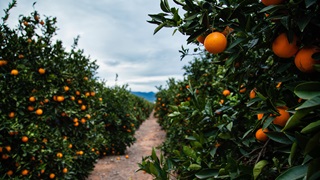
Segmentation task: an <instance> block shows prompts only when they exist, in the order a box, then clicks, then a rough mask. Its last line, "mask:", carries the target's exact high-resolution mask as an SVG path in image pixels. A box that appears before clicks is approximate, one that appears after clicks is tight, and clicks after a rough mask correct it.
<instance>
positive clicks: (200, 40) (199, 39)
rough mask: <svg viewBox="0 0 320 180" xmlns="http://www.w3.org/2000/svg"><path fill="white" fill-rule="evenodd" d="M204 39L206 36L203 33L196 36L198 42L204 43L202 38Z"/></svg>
mask: <svg viewBox="0 0 320 180" xmlns="http://www.w3.org/2000/svg"><path fill="white" fill-rule="evenodd" d="M205 39H206V37H205V36H204V35H200V36H198V37H197V41H198V42H199V43H201V44H203V43H204V40H205Z"/></svg>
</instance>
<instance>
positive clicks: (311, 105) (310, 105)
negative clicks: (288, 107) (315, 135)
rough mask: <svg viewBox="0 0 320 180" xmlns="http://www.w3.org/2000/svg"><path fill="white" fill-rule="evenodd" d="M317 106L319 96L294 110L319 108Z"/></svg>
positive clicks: (319, 100) (319, 103)
mask: <svg viewBox="0 0 320 180" xmlns="http://www.w3.org/2000/svg"><path fill="white" fill-rule="evenodd" d="M319 106H320V96H316V97H313V98H312V99H309V100H307V101H305V102H304V103H303V104H301V105H300V106H299V107H297V108H296V110H301V109H317V108H319Z"/></svg>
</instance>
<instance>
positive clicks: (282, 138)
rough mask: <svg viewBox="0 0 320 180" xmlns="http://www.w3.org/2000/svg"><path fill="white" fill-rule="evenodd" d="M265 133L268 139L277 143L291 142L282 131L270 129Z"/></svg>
mask: <svg viewBox="0 0 320 180" xmlns="http://www.w3.org/2000/svg"><path fill="white" fill-rule="evenodd" d="M266 134H267V136H268V137H269V138H270V139H272V140H273V141H276V142H278V143H281V144H292V141H291V140H290V139H289V138H288V137H287V136H286V135H285V134H284V133H283V132H276V131H272V132H271V131H270V132H267V133H266Z"/></svg>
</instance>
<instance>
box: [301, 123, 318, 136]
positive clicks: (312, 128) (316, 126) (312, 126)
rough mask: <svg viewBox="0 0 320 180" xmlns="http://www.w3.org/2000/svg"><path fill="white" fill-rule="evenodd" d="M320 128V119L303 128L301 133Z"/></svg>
mask: <svg viewBox="0 0 320 180" xmlns="http://www.w3.org/2000/svg"><path fill="white" fill-rule="evenodd" d="M319 129H320V120H318V121H316V122H312V123H310V124H309V125H307V126H306V127H304V128H303V129H302V130H301V133H304V134H307V133H312V132H315V131H317V130H319Z"/></svg>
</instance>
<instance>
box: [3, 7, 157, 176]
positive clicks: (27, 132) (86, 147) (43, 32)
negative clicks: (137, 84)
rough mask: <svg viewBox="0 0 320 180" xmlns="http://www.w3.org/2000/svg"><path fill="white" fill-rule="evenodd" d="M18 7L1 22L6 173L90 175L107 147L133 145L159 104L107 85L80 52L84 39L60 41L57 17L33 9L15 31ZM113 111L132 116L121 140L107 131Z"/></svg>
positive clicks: (91, 62)
mask: <svg viewBox="0 0 320 180" xmlns="http://www.w3.org/2000/svg"><path fill="white" fill-rule="evenodd" d="M15 4H16V1H12V3H10V4H9V7H8V8H7V9H5V16H4V17H3V18H2V22H1V24H0V42H1V48H0V89H1V90H0V94H1V100H0V124H1V126H0V178H1V179H10V178H12V179H54V178H58V179H85V178H86V177H87V176H88V175H89V173H90V172H91V170H92V169H93V167H94V163H95V162H96V160H97V158H98V157H99V155H101V153H102V154H103V153H104V152H105V151H106V150H105V148H106V147H109V145H111V144H113V143H114V144H115V143H119V144H121V145H122V146H121V148H122V149H121V151H123V149H124V148H125V147H124V146H125V145H129V144H130V143H132V140H131V139H133V138H132V137H133V132H134V130H135V128H136V127H139V125H140V124H141V122H142V119H144V118H145V117H146V116H147V114H149V113H150V111H151V109H152V104H151V103H148V102H146V101H143V100H142V99H141V98H138V97H136V96H133V95H130V93H129V91H128V90H126V89H125V88H119V89H115V90H113V89H110V88H107V87H105V86H104V84H103V83H100V82H99V81H98V79H97V77H96V76H95V75H96V70H97V68H98V66H97V65H96V63H95V61H92V60H90V59H89V58H88V57H86V56H85V55H84V52H83V51H82V50H78V49H77V40H78V39H75V42H74V44H73V46H72V48H71V50H70V51H66V50H65V48H64V47H63V45H62V42H61V41H60V40H57V41H54V40H53V38H54V35H55V34H56V30H57V26H56V18H54V17H47V18H41V16H40V14H39V13H38V12H37V11H34V12H32V13H31V15H30V16H23V15H21V16H20V17H19V24H18V26H17V27H16V28H10V27H9V26H8V24H7V20H8V18H9V11H10V10H11V9H12V8H13V7H14V6H15ZM106 93H111V94H112V95H116V96H109V94H106ZM122 96H123V97H122ZM123 100H126V103H125V106H124V104H120V102H121V101H123ZM112 103H114V104H112ZM110 106H114V107H115V108H114V109H111V110H110V111H108V110H109V109H108V108H106V107H110ZM122 107H125V108H126V109H125V108H122ZM135 110H136V111H135ZM106 111H107V113H110V112H111V111H115V113H116V114H117V115H119V116H120V115H121V118H127V119H128V120H127V119H125V120H124V121H121V123H120V124H117V125H118V126H119V127H117V128H116V129H117V130H120V129H121V131H119V132H118V134H121V137H122V138H121V139H115V138H113V137H112V136H111V135H112V133H114V132H112V133H111V132H110V131H108V129H107V131H106V122H105V121H106V120H105V113H106ZM133 111H134V112H135V113H133ZM131 112H132V113H131ZM117 122H118V120H117ZM124 125H125V126H127V127H128V128H126V130H129V128H130V130H131V129H132V132H130V133H129V132H125V131H124V130H123V129H122V128H123V126H124ZM124 132H125V133H124ZM118 134H117V135H118ZM128 139H130V141H128Z"/></svg>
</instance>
